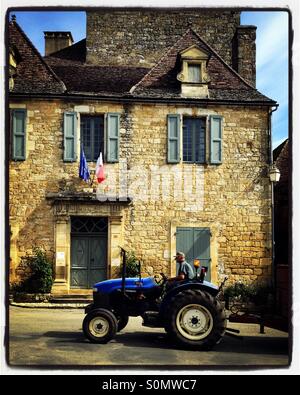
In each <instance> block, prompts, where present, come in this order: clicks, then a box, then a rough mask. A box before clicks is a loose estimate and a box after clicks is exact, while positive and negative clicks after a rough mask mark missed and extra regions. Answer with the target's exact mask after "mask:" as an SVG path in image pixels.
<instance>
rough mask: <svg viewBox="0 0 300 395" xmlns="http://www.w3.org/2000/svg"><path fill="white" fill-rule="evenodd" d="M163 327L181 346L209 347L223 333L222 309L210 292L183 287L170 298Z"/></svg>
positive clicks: (219, 339)
mask: <svg viewBox="0 0 300 395" xmlns="http://www.w3.org/2000/svg"><path fill="white" fill-rule="evenodd" d="M165 329H166V331H167V332H168V333H169V334H170V335H171V336H172V337H173V338H174V339H175V340H176V341H177V342H178V343H180V344H181V345H183V346H187V347H194V348H198V349H202V350H208V349H211V348H212V347H213V346H214V345H215V344H217V343H219V342H220V341H221V339H222V337H223V336H224V333H225V329H226V317H225V312H224V309H223V307H222V305H221V304H220V302H219V301H218V300H217V299H215V298H214V297H213V296H211V295H210V294H209V293H207V292H204V291H200V290H187V291H183V292H180V293H178V294H177V295H175V296H174V297H173V298H172V299H171V301H170V307H169V309H168V314H167V316H166V321H165Z"/></svg>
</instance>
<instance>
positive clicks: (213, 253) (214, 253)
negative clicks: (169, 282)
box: [170, 220, 221, 284]
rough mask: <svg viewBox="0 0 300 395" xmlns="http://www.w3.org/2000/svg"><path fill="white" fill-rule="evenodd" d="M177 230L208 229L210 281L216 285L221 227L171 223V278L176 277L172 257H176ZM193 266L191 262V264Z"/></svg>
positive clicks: (197, 223) (207, 223)
mask: <svg viewBox="0 0 300 395" xmlns="http://www.w3.org/2000/svg"><path fill="white" fill-rule="evenodd" d="M177 228H209V229H210V233H211V236H210V259H211V279H210V281H211V282H212V283H215V284H217V283H218V271H219V267H218V237H219V234H220V228H221V225H220V224H219V223H211V222H194V223H190V222H179V221H176V220H175V221H172V222H171V226H170V252H171V254H170V267H171V276H172V277H175V276H176V264H174V262H175V261H174V256H175V255H176V230H177ZM191 263H192V264H193V262H191Z"/></svg>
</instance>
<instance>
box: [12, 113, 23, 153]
mask: <svg viewBox="0 0 300 395" xmlns="http://www.w3.org/2000/svg"><path fill="white" fill-rule="evenodd" d="M12 159H13V160H25V159H26V110H25V109H16V110H12Z"/></svg>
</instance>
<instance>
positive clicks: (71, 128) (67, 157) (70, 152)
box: [64, 112, 77, 162]
mask: <svg viewBox="0 0 300 395" xmlns="http://www.w3.org/2000/svg"><path fill="white" fill-rule="evenodd" d="M76 136H77V113H76V112H65V113H64V161H65V162H75V161H76V159H77V138H76Z"/></svg>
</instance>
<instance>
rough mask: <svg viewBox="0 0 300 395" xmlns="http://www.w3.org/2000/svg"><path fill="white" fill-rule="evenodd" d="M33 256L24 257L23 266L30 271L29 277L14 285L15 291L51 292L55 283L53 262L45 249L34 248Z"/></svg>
mask: <svg viewBox="0 0 300 395" xmlns="http://www.w3.org/2000/svg"><path fill="white" fill-rule="evenodd" d="M33 252H34V254H33V255H32V256H26V257H23V259H22V261H23V262H22V266H23V267H24V269H25V270H26V271H27V272H28V273H29V274H28V276H27V278H26V279H24V280H23V281H21V282H20V283H19V284H16V285H15V286H14V287H13V291H14V292H26V293H49V292H50V291H51V287H52V284H53V270H52V263H51V261H50V260H49V259H48V258H47V255H46V253H45V251H43V250H41V249H40V248H35V249H34V250H33Z"/></svg>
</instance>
